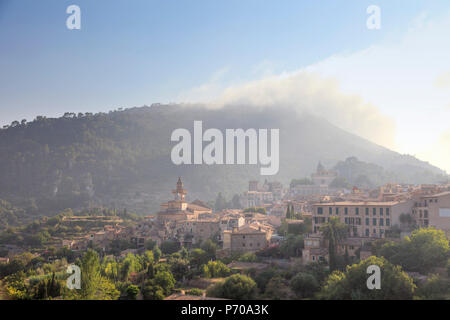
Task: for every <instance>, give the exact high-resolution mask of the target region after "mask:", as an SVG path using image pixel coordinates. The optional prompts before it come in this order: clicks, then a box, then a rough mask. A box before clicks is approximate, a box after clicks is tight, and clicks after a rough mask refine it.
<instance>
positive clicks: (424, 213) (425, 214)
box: [423, 210, 428, 218]
mask: <svg viewBox="0 0 450 320" xmlns="http://www.w3.org/2000/svg"><path fill="white" fill-rule="evenodd" d="M423 217H424V218H428V210H425V211H424V212H423Z"/></svg>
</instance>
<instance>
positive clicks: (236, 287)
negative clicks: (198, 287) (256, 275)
mask: <svg viewBox="0 0 450 320" xmlns="http://www.w3.org/2000/svg"><path fill="white" fill-rule="evenodd" d="M206 295H207V296H208V297H216V298H226V299H234V300H251V299H254V298H255V296H256V283H255V281H253V280H252V278H249V277H247V276H244V275H240V274H235V275H232V276H230V277H228V278H225V280H224V281H222V282H219V283H216V284H215V285H213V286H211V287H210V288H208V289H207V291H206Z"/></svg>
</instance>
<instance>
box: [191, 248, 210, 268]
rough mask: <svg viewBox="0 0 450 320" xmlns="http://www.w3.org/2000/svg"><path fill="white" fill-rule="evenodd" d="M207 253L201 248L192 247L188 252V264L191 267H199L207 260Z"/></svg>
mask: <svg viewBox="0 0 450 320" xmlns="http://www.w3.org/2000/svg"><path fill="white" fill-rule="evenodd" d="M208 260H209V259H208V254H207V253H206V251H205V250H203V249H198V248H197V249H193V250H192V251H191V253H190V260H189V262H190V264H191V265H192V266H193V267H196V268H199V267H200V266H201V265H202V264H205V263H207V262H208Z"/></svg>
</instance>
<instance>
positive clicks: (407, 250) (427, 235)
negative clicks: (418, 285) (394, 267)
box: [379, 228, 450, 273]
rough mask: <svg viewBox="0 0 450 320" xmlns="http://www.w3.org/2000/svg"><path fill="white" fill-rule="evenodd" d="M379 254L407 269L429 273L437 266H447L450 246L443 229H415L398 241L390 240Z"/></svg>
mask: <svg viewBox="0 0 450 320" xmlns="http://www.w3.org/2000/svg"><path fill="white" fill-rule="evenodd" d="M379 254H380V255H381V256H383V257H385V258H386V259H388V260H389V261H390V262H392V263H393V264H398V265H401V266H402V267H403V268H404V269H405V270H407V271H416V272H421V273H428V272H431V271H432V270H433V268H435V267H445V265H446V263H447V259H448V258H449V254H450V248H449V241H448V240H447V238H446V236H445V234H444V232H443V231H442V230H436V229H434V228H426V229H419V230H415V231H413V233H412V234H411V237H405V238H404V239H403V240H402V241H400V242H398V243H394V242H388V243H386V244H384V245H383V246H382V247H381V249H380V250H379Z"/></svg>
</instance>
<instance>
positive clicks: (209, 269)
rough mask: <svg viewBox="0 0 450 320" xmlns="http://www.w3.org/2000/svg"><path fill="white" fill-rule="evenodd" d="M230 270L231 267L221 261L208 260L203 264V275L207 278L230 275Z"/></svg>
mask: <svg viewBox="0 0 450 320" xmlns="http://www.w3.org/2000/svg"><path fill="white" fill-rule="evenodd" d="M230 272H231V270H230V268H228V267H227V266H226V265H225V264H224V263H223V262H220V261H208V263H207V264H204V265H203V276H204V277H206V278H222V277H226V276H228V275H229V274H230Z"/></svg>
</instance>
